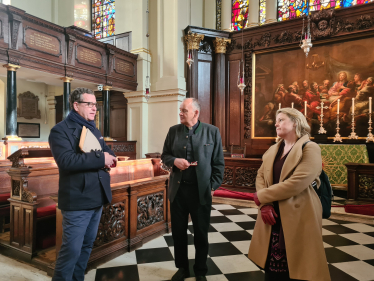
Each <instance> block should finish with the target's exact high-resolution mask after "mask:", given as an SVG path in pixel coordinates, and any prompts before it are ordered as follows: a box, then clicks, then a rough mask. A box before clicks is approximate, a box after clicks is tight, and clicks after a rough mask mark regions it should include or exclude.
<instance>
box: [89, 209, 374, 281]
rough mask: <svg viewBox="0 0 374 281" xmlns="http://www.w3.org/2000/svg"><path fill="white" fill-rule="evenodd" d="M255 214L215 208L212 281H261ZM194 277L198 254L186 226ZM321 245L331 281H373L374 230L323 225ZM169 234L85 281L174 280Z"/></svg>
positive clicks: (335, 223) (209, 276) (354, 225)
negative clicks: (252, 253)
mask: <svg viewBox="0 0 374 281" xmlns="http://www.w3.org/2000/svg"><path fill="white" fill-rule="evenodd" d="M256 219H257V209H254V208H246V207H240V206H231V205H224V204H214V205H213V207H212V215H211V225H210V229H209V242H210V246H209V257H208V268H209V270H208V274H207V279H208V280H214V281H223V280H229V281H231V280H232V281H241V280H246V281H247V280H251V281H257V280H261V281H262V280H263V278H264V273H263V272H262V271H261V270H260V269H259V268H258V267H257V266H256V265H255V264H254V263H252V262H251V261H250V260H249V259H248V258H247V252H248V248H249V245H250V243H251V238H252V234H253V228H254V225H255V221H256ZM188 229H189V230H188V236H189V246H188V251H189V254H188V255H189V260H190V272H191V276H192V277H191V278H188V279H186V280H195V278H194V277H193V270H192V266H193V264H194V255H195V249H194V245H193V233H194V230H193V226H192V225H191V224H190V225H189V227H188ZM323 240H324V245H325V251H326V256H327V261H328V263H329V269H330V274H331V278H332V280H333V281H351V280H352V281H353V280H374V226H370V225H365V224H361V223H352V222H346V221H337V220H332V219H329V220H323ZM173 254H174V247H173V239H172V237H171V234H167V235H164V236H162V237H159V238H157V239H154V240H152V241H150V242H148V243H147V244H145V245H144V246H143V247H142V248H140V249H138V250H136V251H133V252H130V253H126V254H124V255H122V256H119V257H117V258H116V259H113V260H111V261H109V262H107V263H105V264H102V265H101V266H99V267H98V268H97V269H96V270H91V271H90V272H89V273H88V274H87V275H86V279H85V280H86V281H104V280H118V281H119V280H126V281H128V280H131V281H153V280H170V279H171V277H172V276H173V274H174V273H175V271H176V268H175V265H174V260H173Z"/></svg>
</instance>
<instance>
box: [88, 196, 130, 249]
mask: <svg viewBox="0 0 374 281" xmlns="http://www.w3.org/2000/svg"><path fill="white" fill-rule="evenodd" d="M125 206H126V205H125V202H118V203H115V204H107V205H105V206H104V207H103V212H102V215H101V219H100V223H99V229H98V231H97V236H96V240H95V246H100V245H102V244H104V243H106V242H109V241H112V240H115V239H118V238H121V237H125V236H126V233H125V225H126V223H125V214H126V210H125Z"/></svg>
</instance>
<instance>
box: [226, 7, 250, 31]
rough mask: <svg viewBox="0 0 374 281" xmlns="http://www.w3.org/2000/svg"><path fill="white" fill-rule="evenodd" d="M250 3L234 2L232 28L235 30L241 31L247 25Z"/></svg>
mask: <svg viewBox="0 0 374 281" xmlns="http://www.w3.org/2000/svg"><path fill="white" fill-rule="evenodd" d="M248 1H249V0H232V16H231V28H232V29H233V30H241V29H243V28H245V26H246V25H247V21H248ZM251 1H253V0H251Z"/></svg>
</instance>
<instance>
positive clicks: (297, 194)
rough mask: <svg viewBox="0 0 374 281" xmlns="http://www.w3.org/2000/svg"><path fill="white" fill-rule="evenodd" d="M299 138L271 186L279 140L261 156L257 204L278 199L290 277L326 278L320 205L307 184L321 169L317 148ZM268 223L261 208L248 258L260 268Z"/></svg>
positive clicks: (321, 280)
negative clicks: (275, 182) (276, 181)
mask: <svg viewBox="0 0 374 281" xmlns="http://www.w3.org/2000/svg"><path fill="white" fill-rule="evenodd" d="M307 141H309V137H308V136H307V135H306V136H303V137H301V138H300V139H299V140H298V141H297V142H296V143H295V145H294V147H293V148H292V150H291V152H290V153H289V155H288V156H287V159H286V161H285V162H284V165H283V168H282V172H281V176H280V180H279V183H278V184H274V185H273V162H274V159H275V156H276V154H277V152H278V149H279V145H280V143H277V144H275V145H273V146H271V147H270V148H269V149H268V151H266V152H265V154H264V155H263V157H262V159H263V163H262V165H261V167H260V169H259V170H258V172H257V178H256V189H257V195H258V199H259V200H260V202H261V206H260V207H262V206H263V205H268V204H272V202H274V201H279V211H280V214H281V219H282V227H283V232H284V239H285V244H286V253H287V260H288V268H289V273H290V278H291V279H300V280H310V281H330V280H331V279H330V274H329V269H328V266H327V260H326V255H325V250H324V247H323V241H322V205H321V201H320V199H319V198H318V196H317V194H316V192H315V191H314V190H313V187H312V185H311V183H312V182H313V181H314V180H316V181H317V182H318V185H319V183H320V181H319V175H320V173H321V170H322V158H321V149H320V148H319V146H318V145H317V144H316V143H314V142H309V143H308V144H306V145H305V147H304V149H302V145H303V143H305V142H307ZM270 234H271V226H270V225H268V224H265V223H264V222H263V221H262V219H261V211H260V210H259V212H258V219H257V222H256V225H255V228H254V232H253V237H252V241H251V245H250V247H249V253H248V257H249V258H250V259H251V260H252V261H253V262H254V263H256V264H257V265H258V266H260V267H262V268H264V267H265V263H266V258H267V254H268V248H269V241H270Z"/></svg>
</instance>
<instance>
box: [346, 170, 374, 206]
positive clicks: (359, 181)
mask: <svg viewBox="0 0 374 281" xmlns="http://www.w3.org/2000/svg"><path fill="white" fill-rule="evenodd" d="M345 166H346V167H347V170H348V194H347V199H348V200H350V201H351V200H354V201H366V202H371V203H373V202H374V164H359V163H347V164H345ZM350 203H352V202H350Z"/></svg>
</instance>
